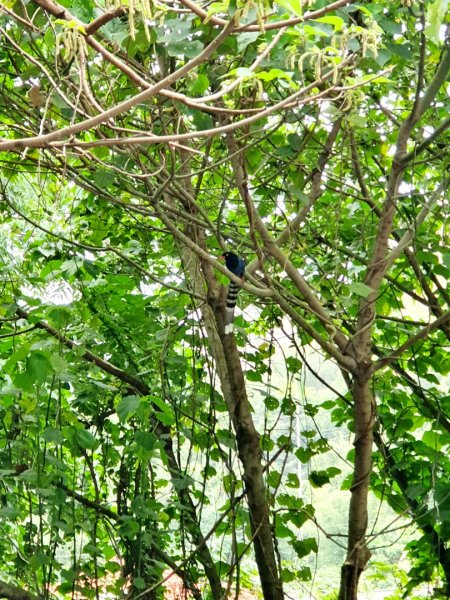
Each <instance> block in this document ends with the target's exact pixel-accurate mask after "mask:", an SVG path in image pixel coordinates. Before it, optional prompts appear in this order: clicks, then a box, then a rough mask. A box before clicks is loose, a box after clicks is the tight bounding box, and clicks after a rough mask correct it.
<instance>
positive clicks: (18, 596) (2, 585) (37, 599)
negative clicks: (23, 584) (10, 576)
mask: <svg viewBox="0 0 450 600" xmlns="http://www.w3.org/2000/svg"><path fill="white" fill-rule="evenodd" d="M0 598H8V599H9V600H42V598H43V596H35V595H34V594H32V593H31V592H28V591H27V590H24V589H23V588H20V587H18V586H16V585H11V584H10V583H6V581H1V580H0Z"/></svg>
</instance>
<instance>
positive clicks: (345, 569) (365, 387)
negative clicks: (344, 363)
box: [339, 367, 375, 600]
mask: <svg viewBox="0 0 450 600" xmlns="http://www.w3.org/2000/svg"><path fill="white" fill-rule="evenodd" d="M370 384H371V377H370V371H369V369H367V368H361V367H360V369H359V372H358V374H357V375H356V376H355V381H354V384H353V402H354V422H355V441H354V446H355V464H354V472H353V482H352V486H351V488H350V491H351V494H352V495H351V499H350V508H349V521H348V546H347V556H346V559H345V562H344V564H343V566H342V571H341V588H340V592H339V600H357V597H358V595H357V592H358V582H359V578H360V576H361V573H362V571H363V570H364V569H365V568H366V565H367V562H368V560H369V558H370V551H369V549H368V548H367V545H366V531H367V522H368V514H367V497H368V493H369V483H370V474H371V471H372V445H373V422H374V416H375V403H374V398H373V396H372V392H371V388H370Z"/></svg>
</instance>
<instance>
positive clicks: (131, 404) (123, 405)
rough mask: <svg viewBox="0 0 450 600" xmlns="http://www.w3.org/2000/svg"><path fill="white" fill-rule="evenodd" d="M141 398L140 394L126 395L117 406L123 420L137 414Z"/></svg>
mask: <svg viewBox="0 0 450 600" xmlns="http://www.w3.org/2000/svg"><path fill="white" fill-rule="evenodd" d="M140 401H141V399H140V397H139V396H125V398H122V400H120V402H119V403H118V404H117V406H116V412H117V414H118V415H119V418H120V420H121V421H126V420H127V419H128V418H129V417H131V416H132V415H134V414H135V412H136V410H137V408H138V406H139V403H140Z"/></svg>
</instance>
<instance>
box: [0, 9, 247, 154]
mask: <svg viewBox="0 0 450 600" xmlns="http://www.w3.org/2000/svg"><path fill="white" fill-rule="evenodd" d="M234 28H235V24H234V20H233V19H232V20H230V22H229V23H228V24H227V26H226V27H225V28H224V29H223V30H222V31H221V32H220V33H219V35H218V36H217V37H216V38H214V40H213V41H212V42H211V43H210V44H209V45H208V46H207V47H206V48H205V49H204V50H203V51H202V52H200V54H199V55H198V56H196V57H195V58H193V59H192V60H190V61H189V62H188V63H186V64H185V65H183V66H182V67H180V68H179V69H177V70H176V71H174V72H173V73H171V74H170V75H168V76H167V77H164V79H161V81H159V82H158V83H155V84H154V85H152V86H151V87H149V88H148V89H146V90H144V91H142V92H140V93H139V94H136V95H135V96H133V97H132V98H129V99H128V100H124V101H123V102H120V103H119V104H116V106H113V107H112V108H110V109H108V110H105V111H104V112H102V113H100V114H98V115H96V116H95V117H91V118H90V119H85V120H84V121H81V122H80V123H75V124H73V125H69V126H67V127H63V128H62V129H58V130H56V131H53V132H52V133H48V134H46V135H38V136H33V137H31V138H28V139H27V138H22V139H19V140H7V141H4V142H1V143H0V152H1V151H5V150H21V149H24V148H42V147H44V146H48V145H50V144H51V143H52V142H57V141H59V140H61V139H64V138H70V137H73V136H74V135H76V134H77V133H80V132H82V131H86V130H89V129H93V128H95V127H98V126H99V125H101V124H102V123H106V122H107V121H109V120H110V119H111V118H112V117H115V116H116V115H119V114H121V113H123V112H126V111H128V110H130V108H133V107H134V106H136V105H137V104H140V103H141V102H145V101H147V100H149V99H150V98H152V97H153V96H155V95H156V94H158V93H159V92H160V91H161V90H163V89H164V88H167V87H169V86H170V85H172V84H173V83H175V82H176V81H178V79H180V78H181V77H183V76H184V75H187V74H188V73H189V72H190V71H192V70H193V69H194V68H195V67H196V66H198V65H199V64H201V63H202V62H203V61H204V60H205V59H207V58H208V57H209V56H210V55H211V54H212V53H213V52H214V51H215V50H217V48H218V47H219V46H220V44H221V43H222V42H223V40H224V39H225V38H226V37H228V36H229V35H230V34H231V33H232V31H233V30H234ZM150 139H152V138H150ZM105 141H106V140H105Z"/></svg>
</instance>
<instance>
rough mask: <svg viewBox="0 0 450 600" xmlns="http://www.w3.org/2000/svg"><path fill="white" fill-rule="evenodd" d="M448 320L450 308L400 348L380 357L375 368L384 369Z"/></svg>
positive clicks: (449, 318)
mask: <svg viewBox="0 0 450 600" xmlns="http://www.w3.org/2000/svg"><path fill="white" fill-rule="evenodd" d="M448 321H450V310H448V311H447V312H445V313H444V314H443V315H442V316H440V317H439V318H437V319H435V320H434V321H433V322H432V323H429V324H428V325H425V327H423V328H422V329H421V330H420V331H418V332H417V333H416V334H415V335H413V336H411V337H410V338H409V339H408V340H406V342H404V343H403V344H401V345H400V346H399V347H398V348H396V349H395V350H394V352H392V353H391V354H390V355H389V356H386V357H384V358H380V360H378V361H377V362H376V363H374V365H373V370H374V371H378V370H379V369H382V368H383V367H385V366H386V365H388V364H389V363H390V362H392V361H393V360H394V359H396V358H399V357H400V356H401V355H402V354H403V353H404V352H406V350H409V348H411V347H412V346H414V344H417V342H420V340H423V339H425V338H426V337H427V336H428V334H429V333H430V332H431V331H433V330H434V329H437V328H439V327H440V326H441V325H443V324H444V323H447V322H448Z"/></svg>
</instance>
